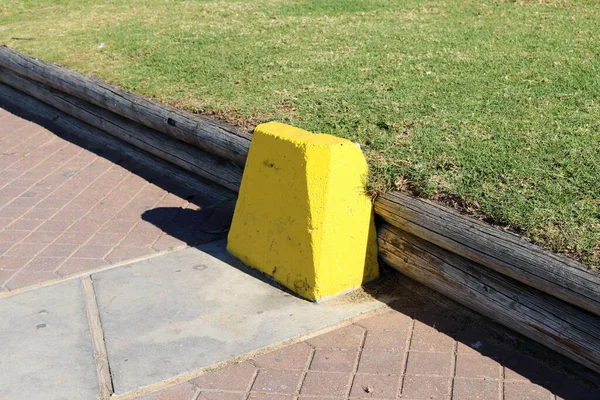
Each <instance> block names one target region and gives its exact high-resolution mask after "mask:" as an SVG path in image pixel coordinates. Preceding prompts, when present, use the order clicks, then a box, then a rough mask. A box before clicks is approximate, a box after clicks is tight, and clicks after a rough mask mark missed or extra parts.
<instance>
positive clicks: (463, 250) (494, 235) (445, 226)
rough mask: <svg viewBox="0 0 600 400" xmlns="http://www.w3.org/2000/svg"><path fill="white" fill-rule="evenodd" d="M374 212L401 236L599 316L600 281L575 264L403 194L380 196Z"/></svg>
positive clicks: (520, 239)
mask: <svg viewBox="0 0 600 400" xmlns="http://www.w3.org/2000/svg"><path fill="white" fill-rule="evenodd" d="M375 212H376V213H377V214H378V215H379V216H381V218H382V219H383V220H384V221H386V222H388V223H389V224H391V225H393V226H396V227H398V228H400V229H402V230H403V231H406V232H409V233H411V234H413V235H415V236H418V237H420V238H422V239H424V240H426V241H428V242H431V243H434V244H436V245H438V246H439V247H441V248H443V249H446V250H449V251H451V252H453V253H456V254H459V255H461V256H463V257H465V258H467V259H469V260H472V261H474V262H476V263H478V264H481V265H482V266H484V267H487V268H490V269H492V270H494V271H496V272H498V273H500V274H503V275H506V276H509V277H511V278H513V279H516V280H518V281H520V282H522V283H525V284H527V285H529V286H531V287H534V288H536V289H539V290H541V291H543V292H545V293H548V294H550V295H552V296H555V297H557V298H559V299H562V300H564V301H566V302H568V303H571V304H573V305H576V306H578V307H581V308H582V309H584V310H587V311H590V312H592V313H594V314H596V315H600V277H599V276H598V275H597V274H595V273H593V272H591V271H588V270H586V269H585V267H584V266H582V265H581V264H579V263H577V262H575V261H572V260H569V259H567V258H565V257H561V256H559V255H557V254H553V253H550V252H548V251H546V250H544V249H542V248H540V247H539V246H536V245H534V244H532V243H530V242H528V241H526V240H524V239H522V238H520V237H518V236H517V235H513V234H510V233H507V232H504V231H501V230H500V229H498V228H496V227H493V226H490V225H487V224H484V223H482V222H480V221H477V220H475V219H472V218H468V217H466V216H464V215H462V214H460V213H459V212H457V211H455V210H452V209H450V208H447V207H444V206H443V205H441V204H437V203H434V202H431V201H427V200H423V199H418V198H415V197H411V196H408V195H405V194H402V193H388V194H383V195H381V196H379V197H378V198H377V200H376V201H375Z"/></svg>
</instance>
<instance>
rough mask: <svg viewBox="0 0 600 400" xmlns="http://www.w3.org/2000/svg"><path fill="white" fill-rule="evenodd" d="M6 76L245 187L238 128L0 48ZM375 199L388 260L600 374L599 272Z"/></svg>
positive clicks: (420, 205) (1, 78)
mask: <svg viewBox="0 0 600 400" xmlns="http://www.w3.org/2000/svg"><path fill="white" fill-rule="evenodd" d="M0 82H1V83H3V84H6V85H8V86H10V87H12V88H14V89H17V90H19V91H21V92H23V93H26V94H27V95H29V96H31V97H33V98H36V99H38V100H41V101H43V102H45V103H47V104H49V105H52V106H53V107H55V108H57V109H59V110H61V111H62V112H65V113H66V114H69V115H71V116H73V117H75V118H77V119H79V120H81V121H83V122H85V123H86V124H88V125H91V126H93V127H94V129H97V130H98V131H102V132H103V134H104V132H106V133H108V134H109V135H112V136H114V137H117V138H119V139H121V140H124V141H126V142H128V143H130V144H131V145H134V146H136V147H139V148H140V149H142V150H144V151H145V152H147V153H150V154H151V155H153V156H156V157H158V158H161V159H164V160H166V161H168V162H170V163H173V164H176V165H178V166H179V167H181V168H184V169H185V170H187V171H189V172H192V173H193V174H196V175H199V176H201V177H203V178H205V179H209V180H211V181H213V182H215V183H218V184H219V185H222V186H224V187H227V188H228V189H231V190H234V191H237V190H238V189H239V182H240V178H241V173H242V167H243V165H244V163H245V159H246V156H247V153H248V149H249V147H250V141H251V135H250V134H248V133H246V132H243V131H242V130H240V129H238V128H236V127H233V126H231V125H229V124H226V123H224V122H221V121H215V120H212V119H210V118H207V117H201V116H197V115H193V114H189V113H186V112H184V111H181V110H177V109H174V108H171V107H167V106H164V105H161V104H159V103H156V102H153V101H151V100H148V99H145V98H143V97H140V96H136V95H134V94H131V93H128V92H125V91H123V90H121V89H118V88H115V87H113V86H111V85H108V84H106V83H103V82H100V81H98V80H95V79H92V78H89V77H86V76H83V75H80V74H78V73H76V72H73V71H70V70H68V69H66V68H63V67H60V66H57V65H55V64H50V63H46V62H44V61H41V60H38V59H35V58H33V57H31V56H28V55H25V54H22V53H19V52H16V51H14V50H11V49H9V48H7V47H2V46H0ZM92 132H94V131H93V130H92ZM374 203H375V213H376V214H377V216H378V221H379V222H378V225H379V234H378V235H379V243H380V254H381V256H382V258H383V260H384V261H385V262H386V263H387V264H389V265H390V266H391V267H393V268H395V269H397V270H398V271H400V272H402V273H404V274H406V275H408V276H410V277H411V278H413V279H415V280H417V281H420V282H422V283H424V284H425V285H426V286H429V287H431V288H433V289H435V290H437V291H439V292H441V293H443V294H445V295H447V296H448V297H450V298H452V299H454V300H456V301H458V302H460V303H462V304H464V305H465V306H467V307H469V308H472V309H474V310H476V311H478V312H480V313H482V314H484V315H485V316H487V317H490V318H491V319H493V320H496V321H498V322H500V323H502V324H504V325H507V326H508V327H509V328H512V329H514V330H516V331H518V332H520V333H522V334H524V335H525V336H528V337H529V338H532V339H534V340H536V341H538V342H540V343H542V344H544V345H546V346H548V347H550V348H552V349H554V350H556V351H557V352H559V353H561V354H564V355H566V356H568V357H570V358H572V359H574V360H576V361H578V362H580V363H581V364H583V365H585V366H586V367H588V368H590V369H592V370H594V371H596V372H600V348H599V347H598V346H600V318H599V317H600V276H599V275H598V274H597V273H595V272H593V271H589V270H587V269H586V268H585V267H584V266H583V265H581V264H579V263H577V262H575V261H572V260H569V259H566V258H565V257H562V256H559V255H556V254H552V253H550V252H548V251H546V250H544V249H542V248H540V247H539V246H536V245H534V244H531V243H529V242H528V241H526V240H524V239H522V238H520V237H518V236H516V235H513V234H511V233H508V232H505V231H503V230H501V229H499V228H496V227H493V226H489V225H486V224H484V223H482V222H481V221H478V220H476V219H472V218H469V217H467V216H465V215H463V214H461V213H459V212H457V211H455V210H451V209H448V208H446V207H444V206H442V205H439V204H437V203H434V202H430V201H427V200H424V199H419V198H415V197H412V196H408V195H406V194H402V193H388V194H383V195H380V196H379V197H377V198H376V199H375V202H374Z"/></svg>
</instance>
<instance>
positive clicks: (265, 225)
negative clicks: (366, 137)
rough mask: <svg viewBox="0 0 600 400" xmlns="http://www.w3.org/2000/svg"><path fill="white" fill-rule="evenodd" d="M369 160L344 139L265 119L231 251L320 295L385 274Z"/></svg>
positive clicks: (308, 294) (298, 289) (302, 291)
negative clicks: (380, 264) (369, 186)
mask: <svg viewBox="0 0 600 400" xmlns="http://www.w3.org/2000/svg"><path fill="white" fill-rule="evenodd" d="M367 173H368V167H367V163H366V161H365V159H364V156H363V155H362V152H361V151H360V149H359V148H358V147H357V146H355V145H354V143H352V142H349V141H347V140H345V139H341V138H337V137H335V136H330V135H318V134H312V133H310V132H307V131H304V130H301V129H297V128H294V127H291V126H288V125H284V124H280V123H274V122H271V123H267V124H262V125H259V126H258V127H257V128H256V130H255V132H254V137H253V140H252V144H251V146H250V151H249V154H248V160H247V162H246V168H245V170H244V176H243V178H242V184H241V188H240V194H239V197H238V201H237V204H236V208H235V213H234V217H233V222H232V226H231V230H230V232H229V236H228V249H229V251H230V252H231V253H232V254H233V255H235V256H236V257H238V258H239V259H241V260H242V261H243V262H245V263H246V264H247V265H249V266H251V267H253V268H256V269H258V270H259V271H262V272H264V273H265V274H267V275H269V276H272V277H273V278H274V279H275V280H276V281H277V282H279V283H281V284H283V285H284V286H286V287H287V288H289V289H291V290H292V291H294V292H295V293H297V294H298V295H300V296H302V297H304V298H306V299H310V300H319V299H322V298H325V297H331V296H334V295H337V294H340V293H342V292H347V291H348V290H351V289H354V288H357V287H360V285H361V284H363V283H364V282H367V281H370V280H373V279H375V278H376V277H377V276H378V274H379V272H378V271H379V268H378V264H377V241H376V234H375V225H374V222H373V212H372V205H371V199H370V197H369V196H368V195H367V194H366V193H365V182H366V176H367Z"/></svg>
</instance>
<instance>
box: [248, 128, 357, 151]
mask: <svg viewBox="0 0 600 400" xmlns="http://www.w3.org/2000/svg"><path fill="white" fill-rule="evenodd" d="M257 132H259V133H261V134H263V135H268V136H273V137H278V138H281V139H285V140H286V141H289V142H295V143H303V144H309V145H310V144H312V145H317V146H337V145H340V144H353V143H352V142H351V141H349V140H346V139H342V138H339V137H337V136H332V135H327V134H317V133H312V132H309V131H305V130H304V129H300V128H295V127H293V126H290V125H286V124H282V123H280V122H267V123H266V124H261V125H259V126H257V127H256V129H255V133H257Z"/></svg>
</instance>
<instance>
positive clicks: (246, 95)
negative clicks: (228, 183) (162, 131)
mask: <svg viewBox="0 0 600 400" xmlns="http://www.w3.org/2000/svg"><path fill="white" fill-rule="evenodd" d="M0 43H4V44H7V45H9V46H11V47H14V48H16V49H19V50H22V51H25V52H28V53H30V54H33V55H35V56H38V57H40V58H42V59H45V60H47V61H53V62H57V63H59V64H63V65H66V66H68V67H71V68H74V69H76V70H78V71H81V72H83V73H87V74H92V75H94V76H97V77H100V78H102V79H105V80H107V81H109V82H112V83H114V84H116V85H118V86H121V87H123V88H125V89H128V90H131V91H133V92H136V93H139V94H142V95H145V96H149V97H153V98H155V99H158V100H160V101H162V102H165V103H169V104H172V105H176V106H178V107H181V108H184V109H188V110H191V111H195V112H204V113H211V114H217V115H219V116H221V117H223V118H225V119H228V120H230V121H234V122H237V123H239V124H242V125H245V126H251V125H252V124H255V123H257V122H262V121H267V120H279V121H283V122H287V123H290V124H293V125H295V126H298V127H302V128H305V129H308V130H312V131H316V132H325V133H332V134H335V135H339V136H343V137H345V138H348V139H350V140H353V141H356V142H359V143H361V144H362V145H363V148H364V149H365V151H366V153H367V156H368V158H369V160H370V163H371V168H372V177H371V186H372V187H374V188H376V189H380V190H389V189H401V190H410V191H412V192H416V193H418V194H420V195H421V196H425V197H430V198H435V199H439V200H442V201H446V202H450V203H452V204H455V205H457V206H459V207H461V208H463V209H466V210H468V211H470V212H471V213H474V214H476V215H479V216H482V217H486V218H487V219H488V220H490V221H494V222H495V223H498V224H501V225H504V226H507V227H509V228H512V229H515V230H517V231H519V232H521V233H522V234H524V235H525V236H527V237H529V238H530V239H532V240H534V241H536V242H538V243H541V244H543V245H544V246H546V247H547V248H549V249H552V250H554V251H558V252H561V253H564V254H568V255H570V256H573V257H575V258H577V259H579V260H580V261H583V262H584V263H585V264H587V265H588V266H590V267H600V3H598V2H597V1H596V0H590V1H568V0H563V1H561V0H555V1H552V0H539V1H533V0H530V1H502V0H496V1H492V0H447V1H431V0H403V1H400V0H328V1H324V0H323V1H321V0H312V1H309V0H242V1H208V0H207V1H175V0H171V1H167V0H148V1H133V0H130V1H117V0H114V1H101V2H99V1H84V0H76V1H66V0H63V1H57V0H52V1H50V0H38V1H33V0H23V1H14V0H8V2H6V1H5V2H3V3H0ZM101 43H105V46H104V47H103V48H99V46H100V44H101Z"/></svg>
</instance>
